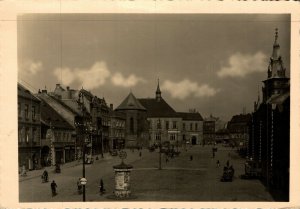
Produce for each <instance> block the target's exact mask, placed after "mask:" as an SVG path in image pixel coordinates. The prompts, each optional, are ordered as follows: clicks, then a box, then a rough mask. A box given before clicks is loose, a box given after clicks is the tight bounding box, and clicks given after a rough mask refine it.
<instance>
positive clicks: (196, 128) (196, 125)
mask: <svg viewBox="0 0 300 209" xmlns="http://www.w3.org/2000/svg"><path fill="white" fill-rule="evenodd" d="M195 130H196V131H197V130H198V123H195Z"/></svg>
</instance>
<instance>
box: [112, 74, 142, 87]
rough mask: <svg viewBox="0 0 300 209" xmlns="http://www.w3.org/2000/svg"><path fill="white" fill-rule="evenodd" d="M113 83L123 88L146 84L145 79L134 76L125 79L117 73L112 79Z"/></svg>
mask: <svg viewBox="0 0 300 209" xmlns="http://www.w3.org/2000/svg"><path fill="white" fill-rule="evenodd" d="M111 82H112V83H113V84H114V85H115V86H122V87H132V86H135V85H137V84H138V83H139V82H142V83H145V82H146V81H145V79H143V78H140V77H137V76H136V75H134V74H131V75H129V76H128V77H127V78H125V77H124V76H123V75H122V74H121V73H115V74H114V75H113V76H112V77H111Z"/></svg>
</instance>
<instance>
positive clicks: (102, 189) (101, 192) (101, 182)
mask: <svg viewBox="0 0 300 209" xmlns="http://www.w3.org/2000/svg"><path fill="white" fill-rule="evenodd" d="M99 187H100V195H103V193H104V192H105V189H104V183H103V180H102V179H100V186H99Z"/></svg>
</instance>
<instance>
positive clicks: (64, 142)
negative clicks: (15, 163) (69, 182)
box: [41, 100, 76, 166]
mask: <svg viewBox="0 0 300 209" xmlns="http://www.w3.org/2000/svg"><path fill="white" fill-rule="evenodd" d="M41 123H42V128H41V165H42V166H49V165H55V164H62V163H67V162H71V161H73V160H75V139H76V137H75V134H76V133H75V129H74V127H72V126H71V125H70V124H68V122H67V121H66V120H65V119H64V118H63V117H61V116H60V115H59V114H58V113H57V112H56V111H55V110H54V109H53V108H52V107H51V106H50V105H48V104H47V103H46V102H44V101H43V100H42V101H41Z"/></svg>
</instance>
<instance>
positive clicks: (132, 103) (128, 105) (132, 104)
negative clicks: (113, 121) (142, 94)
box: [116, 92, 146, 110]
mask: <svg viewBox="0 0 300 209" xmlns="http://www.w3.org/2000/svg"><path fill="white" fill-rule="evenodd" d="M116 110H146V108H145V107H144V106H143V105H142V104H141V103H140V102H139V101H138V100H137V99H136V98H135V96H134V95H133V94H132V93H131V92H130V93H129V95H128V96H127V97H126V98H125V99H124V101H123V102H122V103H121V104H120V105H119V106H118V107H117V108H116Z"/></svg>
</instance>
